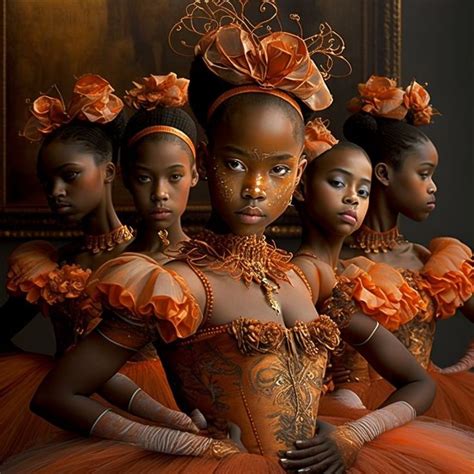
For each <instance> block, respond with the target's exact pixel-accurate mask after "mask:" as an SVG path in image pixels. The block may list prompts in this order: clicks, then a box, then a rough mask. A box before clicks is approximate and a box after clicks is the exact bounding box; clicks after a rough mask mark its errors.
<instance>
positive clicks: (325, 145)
mask: <svg viewBox="0 0 474 474" xmlns="http://www.w3.org/2000/svg"><path fill="white" fill-rule="evenodd" d="M327 125H329V121H327V120H326V121H323V120H322V119H321V118H320V117H317V118H316V119H314V120H311V121H310V122H308V123H307V124H306V127H305V131H304V148H305V152H306V155H307V158H308V160H311V159H314V158H316V157H317V156H319V155H321V154H322V153H324V152H325V151H327V150H329V149H330V148H332V147H333V146H334V145H336V144H337V143H339V140H337V139H336V138H335V137H334V135H333V134H332V133H331V131H330V130H329V129H328V128H327Z"/></svg>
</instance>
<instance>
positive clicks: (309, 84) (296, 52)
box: [197, 24, 332, 110]
mask: <svg viewBox="0 0 474 474" xmlns="http://www.w3.org/2000/svg"><path fill="white" fill-rule="evenodd" d="M197 54H201V55H202V57H203V60H204V62H205V64H206V66H207V67H208V68H209V70H210V71H212V72H213V73H214V74H215V75H217V76H219V77H220V78H222V79H223V80H225V81H226V82H229V83H231V84H234V85H238V86H241V85H245V84H255V83H257V84H259V85H260V86H262V87H267V88H278V89H281V90H284V91H286V92H288V93H291V94H293V95H295V96H296V97H298V98H299V99H301V100H302V101H303V102H304V103H305V104H306V105H308V107H310V108H311V109H312V110H322V109H325V108H327V107H329V105H330V104H331V102H332V97H331V94H330V92H329V90H328V88H327V86H326V83H325V82H324V79H323V77H322V75H321V73H320V71H319V70H318V68H317V67H316V65H315V64H314V62H313V61H312V60H311V57H310V55H309V52H308V48H307V47H306V43H305V42H304V40H303V39H302V38H300V37H298V36H295V35H292V34H290V33H285V32H281V33H280V32H275V33H270V34H269V35H267V36H265V37H264V38H263V39H262V40H261V41H260V42H258V43H257V42H256V41H255V40H254V39H253V38H252V37H251V36H250V34H249V33H247V32H246V31H244V30H243V29H242V28H240V27H239V26H237V25H234V24H230V25H226V26H222V27H220V28H219V29H217V30H214V31H212V32H210V33H209V34H207V35H205V36H203V37H202V38H201V40H200V41H199V43H198V45H197Z"/></svg>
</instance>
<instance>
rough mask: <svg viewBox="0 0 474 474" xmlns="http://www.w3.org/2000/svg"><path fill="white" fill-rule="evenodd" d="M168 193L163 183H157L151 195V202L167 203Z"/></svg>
mask: <svg viewBox="0 0 474 474" xmlns="http://www.w3.org/2000/svg"><path fill="white" fill-rule="evenodd" d="M169 197H170V196H169V192H168V188H167V186H166V184H165V183H163V182H162V181H158V183H157V185H156V187H155V189H154V191H153V193H152V195H151V200H152V201H153V202H157V201H167V200H168V199H169Z"/></svg>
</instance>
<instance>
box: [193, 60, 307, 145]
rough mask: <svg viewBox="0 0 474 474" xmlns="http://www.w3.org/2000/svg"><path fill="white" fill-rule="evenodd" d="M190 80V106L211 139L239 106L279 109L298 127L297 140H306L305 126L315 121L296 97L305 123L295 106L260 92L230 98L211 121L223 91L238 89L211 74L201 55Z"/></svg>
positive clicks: (195, 63)
mask: <svg viewBox="0 0 474 474" xmlns="http://www.w3.org/2000/svg"><path fill="white" fill-rule="evenodd" d="M189 79H190V82H189V89H188V94H189V104H190V106H191V109H192V111H193V113H194V115H195V116H196V118H197V120H198V122H199V124H200V125H201V126H202V127H203V128H204V130H205V131H206V134H207V137H208V139H209V140H211V141H212V136H213V132H214V128H215V126H216V124H218V123H219V122H220V121H221V120H222V119H223V118H225V116H226V114H227V113H228V111H229V110H230V109H232V107H233V106H235V105H236V104H237V105H238V106H239V107H240V106H242V105H244V104H248V103H252V104H259V105H268V106H272V107H275V106H276V107H279V108H280V109H281V110H283V111H284V112H285V113H286V114H288V115H289V116H290V117H291V118H292V122H293V123H294V124H295V127H294V133H295V137H296V138H297V139H298V140H301V141H303V140H304V124H305V123H306V122H307V121H308V120H310V119H311V118H312V116H313V115H314V112H313V111H312V110H310V109H309V107H307V106H306V105H305V104H304V103H303V102H301V101H300V100H299V99H297V98H296V97H293V96H292V98H293V99H294V100H296V102H297V103H298V105H299V106H300V108H301V111H302V113H303V117H304V121H303V120H302V119H301V117H300V115H299V114H298V112H297V111H296V110H295V109H294V107H293V106H291V105H290V104H289V103H288V102H286V101H285V100H283V99H280V98H279V97H276V96H272V95H269V94H258V93H248V94H239V95H237V96H234V97H231V98H229V99H228V100H226V101H225V102H224V103H223V104H221V105H220V106H219V107H218V108H217V109H216V111H215V112H214V114H213V115H212V117H211V118H210V120H209V121H208V120H207V113H208V110H209V108H210V107H211V105H212V104H213V103H214V101H215V100H216V99H217V98H218V97H219V96H221V95H222V94H223V93H224V92H227V91H228V90H230V89H233V88H235V87H236V86H234V85H233V84H230V83H228V82H226V81H224V80H223V79H221V78H220V77H219V76H217V75H215V74H214V73H213V72H211V71H210V70H209V69H208V68H207V66H206V64H205V63H204V61H203V59H202V57H201V56H196V57H195V58H194V60H193V62H192V63H191V70H190V73H189Z"/></svg>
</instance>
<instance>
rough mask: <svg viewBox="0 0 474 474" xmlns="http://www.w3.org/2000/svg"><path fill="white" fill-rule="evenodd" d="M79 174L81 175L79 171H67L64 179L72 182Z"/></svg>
mask: <svg viewBox="0 0 474 474" xmlns="http://www.w3.org/2000/svg"><path fill="white" fill-rule="evenodd" d="M78 176H79V172H78V171H66V172H65V173H64V174H63V179H64V181H66V183H70V182H71V181H74V180H75V179H76V178H77V177H78Z"/></svg>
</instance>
